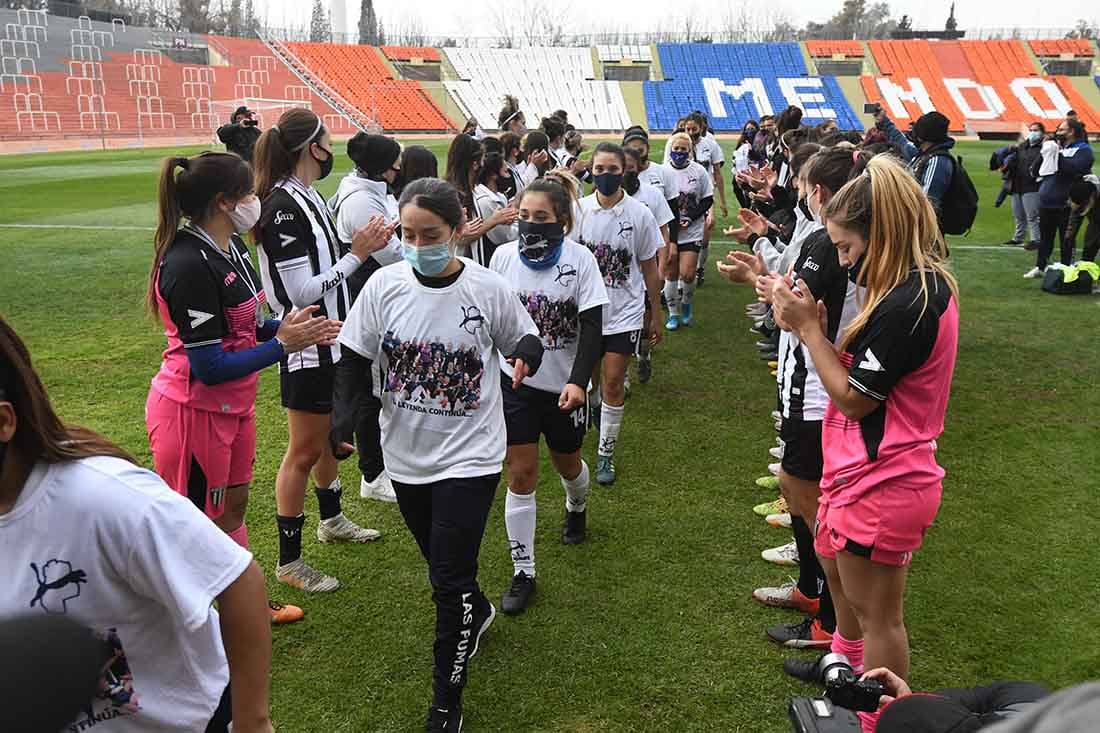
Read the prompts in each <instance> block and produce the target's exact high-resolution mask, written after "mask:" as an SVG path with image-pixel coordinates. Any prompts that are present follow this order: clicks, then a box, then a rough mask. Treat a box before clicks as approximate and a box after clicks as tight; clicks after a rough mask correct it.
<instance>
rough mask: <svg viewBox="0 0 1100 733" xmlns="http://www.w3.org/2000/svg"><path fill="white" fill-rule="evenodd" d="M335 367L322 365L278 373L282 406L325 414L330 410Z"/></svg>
mask: <svg viewBox="0 0 1100 733" xmlns="http://www.w3.org/2000/svg"><path fill="white" fill-rule="evenodd" d="M335 381H336V367H335V366H323V367H314V368H312V369H299V370H298V371H295V372H281V373H280V374H279V391H280V392H281V393H282V397H283V407H285V408H286V409H288V410H299V411H301V412H312V413H314V414H317V415H327V414H328V413H330V412H332V388H333V385H334V384H335Z"/></svg>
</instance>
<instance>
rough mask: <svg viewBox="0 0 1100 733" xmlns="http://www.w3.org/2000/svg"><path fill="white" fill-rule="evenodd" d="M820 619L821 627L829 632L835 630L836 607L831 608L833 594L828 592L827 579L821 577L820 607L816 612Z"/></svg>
mask: <svg viewBox="0 0 1100 733" xmlns="http://www.w3.org/2000/svg"><path fill="white" fill-rule="evenodd" d="M817 617H818V618H819V619H821V628H823V629H825V630H826V631H828V632H829V633H830V634H832V633H835V632H836V609H835V608H833V595H832V594H831V593H830V592H829V581H827V580H825V577H824V576H822V578H821V608H820V610H819V611H818V612H817Z"/></svg>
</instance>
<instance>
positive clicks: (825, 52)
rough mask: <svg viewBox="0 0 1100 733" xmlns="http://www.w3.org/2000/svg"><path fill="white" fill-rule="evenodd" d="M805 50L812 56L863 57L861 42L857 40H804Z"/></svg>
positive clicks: (827, 57)
mask: <svg viewBox="0 0 1100 733" xmlns="http://www.w3.org/2000/svg"><path fill="white" fill-rule="evenodd" d="M806 51H807V52H809V54H810V56H811V57H812V58H826V59H829V58H833V57H834V56H844V57H845V58H850V59H861V58H863V44H862V43H860V42H859V41H806Z"/></svg>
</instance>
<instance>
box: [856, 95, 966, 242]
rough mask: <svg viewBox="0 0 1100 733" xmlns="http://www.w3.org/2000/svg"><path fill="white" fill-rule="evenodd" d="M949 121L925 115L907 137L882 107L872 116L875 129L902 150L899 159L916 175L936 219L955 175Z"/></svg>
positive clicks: (941, 216)
mask: <svg viewBox="0 0 1100 733" xmlns="http://www.w3.org/2000/svg"><path fill="white" fill-rule="evenodd" d="M949 124H950V120H948V119H947V118H946V117H945V116H943V115H942V114H940V113H939V112H927V113H925V114H923V115H921V116H920V117H918V118H917V121H916V122H914V123H913V130H912V132H911V133H910V134H909V137H906V136H905V135H904V134H902V132H901V130H899V129H898V128H897V126H896V125H895V124H894V122H893V120H891V119H890V118H889V117H888V116H887V115H886V110H884V109H883V108H882V107H881V106H879V108H878V112H876V113H875V127H876V128H877V129H879V130H881V131H882V132H883V133H884V134H885V135H886V139H887V141H889V142H890V143H891V144H893V145H894V146H896V147H897V148H898V150H900V151H901V155H902V158H903V159H904V160H906V161H908V163H909V169H910V170H911V171H912V172H913V175H914V176H916V178H917V182H918V183H920V186H921V188H922V189H923V190H924V195H925V196H927V197H928V200H929V201H931V202H932V208H933V209H934V210H935V211H936V219H937V220H938V221H940V222H941V227H940V228H941V229H942V228H943V227H942V219H943V197H944V194H946V193H947V189H948V187H949V186H950V185H951V177H952V176H953V175H954V174H955V160H954V158H952V157H951V152H950V151H951V149H952V148H953V147H955V140H954V138H952V137H950V136H949V135H948V134H947V130H948V125H949Z"/></svg>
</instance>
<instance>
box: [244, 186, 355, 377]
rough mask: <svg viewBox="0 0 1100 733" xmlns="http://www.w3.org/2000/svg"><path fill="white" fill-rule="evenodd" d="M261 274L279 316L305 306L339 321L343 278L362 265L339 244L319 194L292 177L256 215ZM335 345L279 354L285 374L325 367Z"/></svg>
mask: <svg viewBox="0 0 1100 733" xmlns="http://www.w3.org/2000/svg"><path fill="white" fill-rule="evenodd" d="M259 229H260V234H261V237H260V247H259V255H260V277H261V278H262V279H263V283H264V292H265V293H266V294H267V302H268V303H269V304H270V306H271V308H272V309H274V310H275V311H276V315H277V317H278V318H280V319H283V318H286V317H287V315H288V314H289V313H290V311H292V310H294V309H296V308H298V309H300V308H304V307H306V306H308V305H314V304H316V305H318V306H319V309H318V311H317V313H316V315H319V316H327V317H328V318H333V319H337V320H341V321H342V320H343V319H344V317H345V316H346V315H347V312H348V308H349V307H350V305H351V298H350V297H349V294H348V287H347V282H346V280H347V278H348V276H350V275H351V274H352V273H354V272H355V271H356V270H357V269H358V268H359V266H360V265H361V264H362V263H361V262H360V260H359V258H358V257H356V256H355V255H353V254H351V253H350V252H349V253H347V254H345V255H343V256H341V251H342V249H343V246H342V245H341V243H340V239H339V237H338V236H337V234H336V225H335V224H334V223H333V221H332V217H331V216H330V215H329V211H328V207H327V206H326V204H325V200H324V199H323V198H322V197H321V194H319V193H317V191H316V190H314V189H313V188H312V187H309V186H305V185H303V184H302V183H301V182H300V181H298V180H297V179H296V178H285V179H283V180H282V181H280V182H279V183H278V184H276V186H275V189H274V190H273V191H272V192H271V193H270V194H269V195H268V197H267V198H266V199H264V202H263V209H262V211H261V214H260V223H259ZM339 360H340V347H339V346H311V347H309V348H307V349H305V350H303V351H299V352H298V353H296V354H288V355H286V356H284V357H283V360H282V363H281V364H280V368H281V369H282V370H283V371H285V372H295V371H298V370H299V369H313V368H316V367H322V366H330V365H332V364H335V363H336V362H338V361H339Z"/></svg>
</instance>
